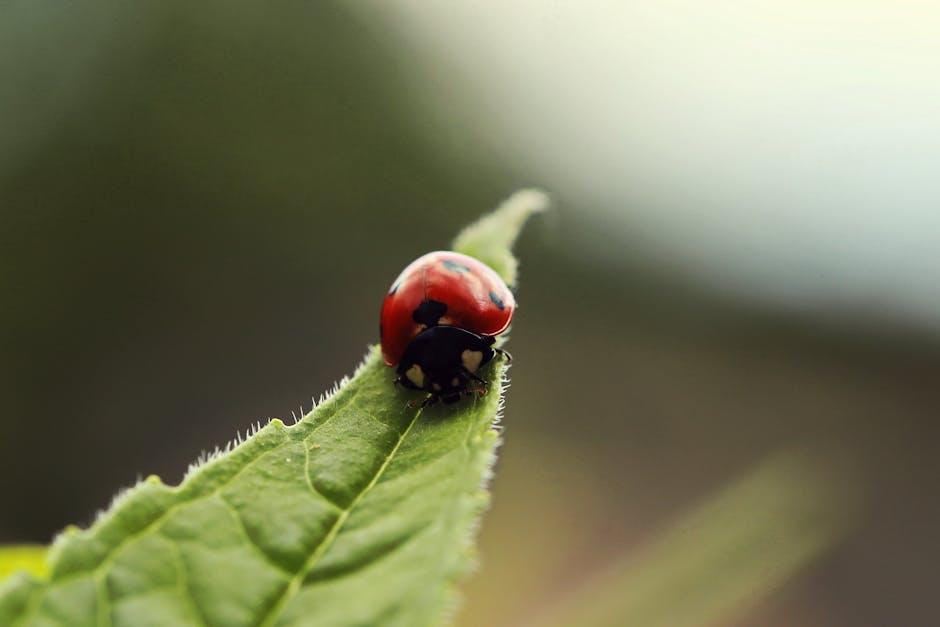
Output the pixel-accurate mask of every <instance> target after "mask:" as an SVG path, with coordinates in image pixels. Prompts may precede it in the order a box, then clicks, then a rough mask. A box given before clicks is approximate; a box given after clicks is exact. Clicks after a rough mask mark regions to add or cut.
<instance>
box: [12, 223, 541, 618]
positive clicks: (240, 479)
mask: <svg viewBox="0 0 940 627" xmlns="http://www.w3.org/2000/svg"><path fill="white" fill-rule="evenodd" d="M496 215H497V217H496V218H493V217H485V218H483V220H481V222H484V221H486V224H487V230H486V231H485V233H488V234H490V235H489V236H492V237H495V236H496V234H497V233H498V234H500V237H501V239H500V241H501V242H502V244H499V245H495V246H489V245H486V244H485V242H484V241H483V238H484V235H483V233H484V232H483V231H481V234H480V235H479V236H475V237H469V238H467V239H466V241H467V242H469V243H471V244H473V248H470V247H467V248H459V247H458V250H460V251H461V252H465V253H467V254H475V251H483V252H485V253H486V254H489V255H491V256H494V255H495V256H494V257H493V258H496V257H499V258H501V259H502V260H503V261H505V259H507V258H508V259H511V258H512V255H511V253H510V252H509V250H508V248H505V247H507V246H509V245H510V244H511V243H512V241H513V240H514V239H515V237H516V235H517V232H518V229H519V228H521V226H522V223H523V222H524V220H521V219H519V212H518V210H517V211H516V212H514V213H512V214H508V213H504V214H502V216H503V217H499V215H500V214H496ZM500 246H503V247H504V248H505V249H504V250H502V251H500ZM484 260H486V259H485V258H484ZM512 267H513V273H514V268H515V264H514V260H513V266H512ZM497 270H502V271H503V272H505V267H503V268H502V269H500V268H497ZM506 278H507V279H511V278H513V276H508V275H507V276H506ZM484 376H485V377H487V378H488V379H489V381H490V383H489V393H488V394H487V395H486V396H484V397H482V398H474V399H471V400H467V401H462V402H461V403H458V404H456V405H453V406H448V407H440V406H438V407H430V408H426V409H414V408H409V407H408V406H407V401H408V400H409V399H410V398H414V396H410V395H406V394H405V393H403V392H402V391H401V390H398V389H396V388H395V387H394V386H393V385H392V384H391V379H392V374H391V371H390V370H389V369H388V368H387V367H386V366H385V365H384V364H383V363H382V359H381V357H380V354H379V351H378V349H377V347H373V348H372V349H371V350H370V352H369V354H368V355H367V357H366V359H365V361H364V362H363V364H362V365H361V366H360V367H359V369H358V370H357V372H356V374H355V375H354V376H353V377H352V379H350V380H348V381H344V382H343V383H341V384H340V386H339V387H338V389H337V390H336V391H335V393H334V394H332V395H331V396H330V397H329V398H327V399H325V400H323V401H322V402H321V403H320V404H319V405H318V406H317V407H316V408H315V409H313V410H312V411H311V412H310V413H309V414H307V415H306V416H304V417H303V418H302V419H301V420H300V421H299V422H298V423H297V424H294V425H292V426H286V425H285V424H284V423H283V422H282V421H281V420H277V419H274V420H272V421H270V422H269V423H268V424H267V425H265V426H264V427H263V428H260V429H259V430H257V432H256V433H254V434H253V435H252V436H251V437H250V438H248V439H247V440H246V441H244V442H242V443H241V444H239V445H238V446H235V447H234V448H232V449H231V450H228V451H226V452H223V453H220V454H218V455H216V456H214V457H213V458H212V459H210V460H209V461H207V462H205V463H202V464H200V465H198V466H197V467H195V468H194V469H193V470H192V471H191V472H190V473H189V474H188V475H187V477H186V478H185V479H184V480H183V482H182V483H181V484H180V485H179V486H176V487H169V486H166V485H164V484H163V483H162V482H161V481H160V480H159V478H157V477H149V478H148V479H146V480H145V481H143V482H142V483H140V484H138V485H137V486H135V487H133V488H131V489H130V490H128V491H127V492H125V493H124V494H122V495H120V496H119V497H118V498H117V499H115V502H114V503H113V504H112V506H111V507H110V508H109V510H108V511H107V512H106V513H104V514H102V515H101V516H100V517H99V519H98V521H97V522H96V523H95V524H94V525H93V526H92V527H91V528H90V529H88V530H79V529H76V528H71V529H68V530H66V531H65V532H64V533H63V534H61V535H60V536H59V538H58V539H57V540H56V542H55V543H54V545H53V547H52V549H51V551H50V554H49V557H48V569H49V573H48V576H46V577H37V576H35V575H31V574H28V573H27V572H24V571H20V572H17V573H15V574H14V575H12V576H10V577H9V578H7V579H6V580H5V581H3V582H2V583H0V625H4V626H6V625H22V626H26V625H28V626H37V627H38V626H47V625H48V626H51V625H67V626H69V627H81V626H84V625H104V626H112V627H123V626H130V625H134V626H140V625H180V626H184V625H194V626H198V625H224V626H241V625H260V626H265V627H268V626H275V625H277V626H288V625H318V626H333V625H337V626H340V625H402V626H408V627H415V626H421V625H431V624H437V623H438V622H440V621H441V620H442V618H443V617H444V616H445V615H446V612H447V610H448V609H449V608H450V607H451V606H452V605H453V602H452V598H451V597H452V586H453V582H454V581H455V580H456V579H457V578H458V577H459V576H460V575H461V574H462V573H464V572H465V571H466V570H467V569H468V568H469V566H470V565H471V564H472V560H471V559H470V555H471V550H472V539H471V532H472V529H473V527H474V522H475V520H476V519H477V518H478V517H479V514H480V513H481V511H482V509H483V508H484V507H485V505H486V502H487V493H486V492H485V490H484V489H483V487H482V486H483V483H484V480H485V478H486V476H487V473H488V469H489V467H490V466H491V464H492V462H493V459H494V449H495V447H496V444H497V441H498V434H497V431H496V430H495V429H494V423H495V421H496V419H497V415H498V412H499V408H500V405H501V402H502V382H503V377H504V364H503V363H502V362H498V363H494V364H493V365H492V367H490V368H489V369H488V370H487V371H484ZM34 572H35V571H34Z"/></svg>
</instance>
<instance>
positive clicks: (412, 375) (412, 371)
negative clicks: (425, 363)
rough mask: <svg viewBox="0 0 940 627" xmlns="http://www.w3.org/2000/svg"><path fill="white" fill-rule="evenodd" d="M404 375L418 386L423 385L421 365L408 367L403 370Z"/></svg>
mask: <svg viewBox="0 0 940 627" xmlns="http://www.w3.org/2000/svg"><path fill="white" fill-rule="evenodd" d="M405 376H406V377H407V378H408V380H409V381H411V382H412V383H414V384H415V385H416V386H418V387H419V388H423V387H424V371H423V370H421V366H419V365H418V364H415V365H413V366H412V367H411V368H408V370H406V371H405Z"/></svg>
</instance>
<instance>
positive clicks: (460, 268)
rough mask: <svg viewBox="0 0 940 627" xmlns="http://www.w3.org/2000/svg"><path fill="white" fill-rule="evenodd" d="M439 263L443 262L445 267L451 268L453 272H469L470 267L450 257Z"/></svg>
mask: <svg viewBox="0 0 940 627" xmlns="http://www.w3.org/2000/svg"><path fill="white" fill-rule="evenodd" d="M441 263H442V264H444V267H445V268H447V269H448V270H453V271H454V272H470V268H468V267H467V266H465V265H463V264H462V263H457V262H456V261H453V260H451V259H445V260H444V261H442V262H441Z"/></svg>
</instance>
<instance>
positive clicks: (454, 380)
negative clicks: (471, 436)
mask: <svg viewBox="0 0 940 627" xmlns="http://www.w3.org/2000/svg"><path fill="white" fill-rule="evenodd" d="M515 308H516V301H515V298H514V297H513V294H512V292H511V291H509V288H508V287H507V286H506V283H505V282H504V281H503V280H502V278H500V276H499V275H498V274H496V272H495V271H494V270H493V269H492V268H490V267H489V266H487V265H486V264H484V263H482V262H481V261H478V260H476V259H474V258H473V257H468V256H467V255H462V254H460V253H456V252H450V251H437V252H432V253H428V254H426V255H424V256H422V257H419V258H418V259H416V260H415V261H413V262H412V263H411V264H409V265H408V267H406V268H405V269H404V270H403V271H402V273H401V274H400V275H399V277H398V278H397V279H396V280H395V282H394V283H392V287H391V288H390V289H389V291H388V294H387V295H386V296H385V300H384V301H383V303H382V313H381V318H380V323H379V334H380V336H381V341H382V356H383V358H384V359H385V363H386V364H388V365H389V366H392V367H395V368H396V373H397V375H398V376H397V378H396V380H395V383H396V384H401V385H403V386H404V387H406V388H409V389H413V390H422V391H425V392H429V393H430V395H429V396H428V397H427V399H425V401H424V402H423V403H422V406H424V405H429V404H433V403H436V402H437V401H438V400H440V401H443V402H444V403H454V402H456V401H457V400H459V399H460V396H461V395H462V394H472V393H473V392H480V393H484V392H485V388H482V387H481V388H478V389H476V390H471V389H470V387H469V386H470V384H471V382H474V383H478V384H481V385H485V384H486V381H484V380H483V379H482V378H481V377H480V376H479V375H478V374H477V372H478V371H479V369H480V368H481V367H483V366H484V365H486V364H487V363H488V362H490V361H491V360H492V359H493V357H494V355H495V354H497V353H498V354H502V355H505V356H506V357H507V358H508V357H509V355H508V353H506V352H505V351H503V350H501V349H499V348H495V347H494V346H493V344H494V342H495V341H496V336H497V335H499V334H500V333H502V332H503V331H505V330H506V328H507V327H508V326H509V323H510V322H511V321H512V315H513V312H514V311H515Z"/></svg>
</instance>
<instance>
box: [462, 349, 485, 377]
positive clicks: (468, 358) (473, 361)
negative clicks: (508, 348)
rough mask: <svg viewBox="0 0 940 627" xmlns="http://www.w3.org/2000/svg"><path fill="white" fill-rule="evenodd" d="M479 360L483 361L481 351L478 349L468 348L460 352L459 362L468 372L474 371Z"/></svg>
mask: <svg viewBox="0 0 940 627" xmlns="http://www.w3.org/2000/svg"><path fill="white" fill-rule="evenodd" d="M481 361H483V353H482V352H480V351H472V350H470V349H469V348H468V349H467V350H465V351H464V352H462V353H460V363H462V364H463V367H464V368H466V369H467V370H468V371H470V372H476V371H477V369H478V368H479V367H480V362H481Z"/></svg>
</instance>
